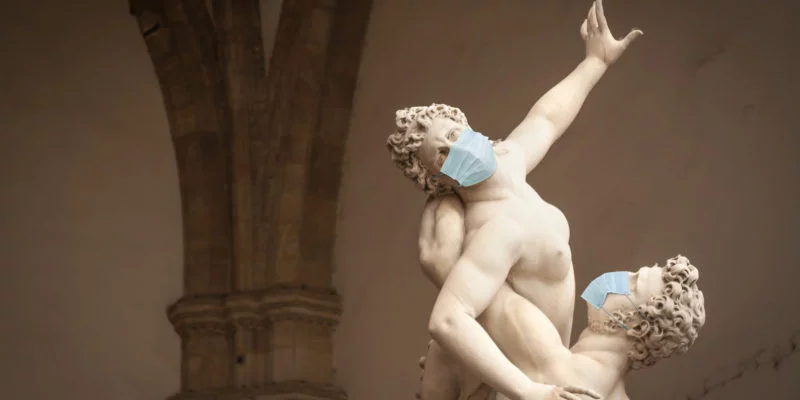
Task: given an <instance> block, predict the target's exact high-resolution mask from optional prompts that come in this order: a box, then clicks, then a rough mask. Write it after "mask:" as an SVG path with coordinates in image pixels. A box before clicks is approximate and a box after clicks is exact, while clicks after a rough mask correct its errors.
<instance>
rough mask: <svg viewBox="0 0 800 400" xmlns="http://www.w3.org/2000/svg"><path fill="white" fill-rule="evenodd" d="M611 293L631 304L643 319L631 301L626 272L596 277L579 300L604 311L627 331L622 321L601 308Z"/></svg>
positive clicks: (609, 273)
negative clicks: (621, 296)
mask: <svg viewBox="0 0 800 400" xmlns="http://www.w3.org/2000/svg"><path fill="white" fill-rule="evenodd" d="M611 293H614V294H621V295H623V296H625V297H626V298H627V299H628V301H630V302H631V304H632V305H633V308H635V309H636V311H637V312H638V313H639V315H641V316H642V318H643V319H644V314H642V311H641V310H639V307H637V306H636V304H634V302H633V300H632V299H631V288H630V284H629V283H628V271H617V272H607V273H605V274H603V275H600V276H598V277H597V278H595V279H594V280H593V281H591V282H589V285H588V286H586V289H585V290H584V291H583V294H581V298H582V299H584V300H586V302H587V303H589V304H591V305H592V307H594V308H595V309H600V310H603V311H605V312H606V314H608V315H609V316H610V317H611V319H613V320H614V321H616V322H617V323H618V324H619V325H620V326H622V327H623V328H625V330H626V331H627V330H628V329H630V328H628V326H627V325H625V324H623V323H622V321H620V320H618V319H617V318H616V317H614V316H613V315H612V314H611V313H610V312H608V310H606V309H605V308H603V304H604V303H605V302H606V297H607V296H608V295H609V294H611Z"/></svg>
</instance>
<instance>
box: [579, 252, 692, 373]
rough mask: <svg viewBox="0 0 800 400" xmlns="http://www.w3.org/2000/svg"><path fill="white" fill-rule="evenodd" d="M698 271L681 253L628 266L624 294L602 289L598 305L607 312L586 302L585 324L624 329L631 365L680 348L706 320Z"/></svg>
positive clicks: (597, 329) (648, 362)
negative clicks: (660, 263)
mask: <svg viewBox="0 0 800 400" xmlns="http://www.w3.org/2000/svg"><path fill="white" fill-rule="evenodd" d="M699 276H700V273H699V272H698V271H697V268H695V266H693V265H692V264H691V263H690V262H689V259H688V258H686V257H683V256H677V257H674V258H671V259H669V260H667V263H666V265H664V266H663V267H659V266H658V265H655V266H653V267H642V268H640V269H639V270H638V271H636V272H629V273H628V278H629V280H628V285H629V290H630V295H629V296H621V295H614V294H609V295H608V297H607V298H606V301H605V303H604V304H603V308H604V309H605V310H606V311H607V312H608V313H610V314H611V315H613V318H611V317H610V316H609V315H608V314H606V311H603V310H599V309H595V308H594V307H589V308H588V316H589V329H590V330H591V331H593V332H599V333H616V332H620V331H624V334H625V335H626V337H627V338H628V340H630V342H631V350H630V352H629V353H628V358H629V360H630V361H631V368H632V369H639V368H642V367H646V366H650V365H653V364H655V363H656V362H657V361H659V360H661V359H664V358H669V357H672V356H674V355H680V354H684V353H686V351H688V350H689V348H690V347H691V346H692V345H693V344H694V342H695V340H696V339H697V335H698V333H699V332H700V329H701V328H702V327H703V325H704V324H705V321H706V312H705V303H704V298H703V292H702V291H701V290H700V289H699V288H698V287H697V280H698V278H699ZM626 297H628V298H626ZM623 325H624V326H623ZM626 328H627V329H626Z"/></svg>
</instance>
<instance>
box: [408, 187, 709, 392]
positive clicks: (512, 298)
mask: <svg viewBox="0 0 800 400" xmlns="http://www.w3.org/2000/svg"><path fill="white" fill-rule="evenodd" d="M463 232H464V230H463V208H462V207H461V204H460V200H459V199H458V198H457V197H456V196H454V195H445V196H439V197H435V198H431V199H429V201H428V203H427V204H426V207H425V211H424V212H423V218H422V226H421V229H420V243H419V244H420V255H421V258H420V261H421V265H422V269H423V271H424V272H425V274H426V275H427V276H428V277H429V278H430V279H431V281H432V282H433V283H434V284H436V285H437V286H439V285H441V282H443V281H444V280H446V278H447V276H448V274H449V273H450V270H451V268H452V265H453V260H455V259H457V258H458V257H459V254H460V251H461V248H462V241H463V239H464V233H463ZM627 277H628V285H629V288H630V296H628V297H629V299H626V298H625V296H622V295H617V294H609V295H608V296H607V297H606V300H605V302H604V304H603V308H604V309H605V310H606V311H607V312H608V313H610V314H611V315H614V318H616V319H612V318H611V317H610V316H609V314H607V313H606V312H604V311H601V310H599V309H595V308H593V307H589V308H588V313H587V315H588V319H589V324H588V327H587V328H586V329H585V330H584V331H583V332H582V333H581V335H580V338H579V340H578V342H577V343H576V344H575V345H574V346H572V348H571V349H570V348H568V347H567V346H565V345H564V344H563V342H562V339H561V337H560V335H559V333H558V331H557V329H556V328H555V326H554V325H553V324H552V322H550V321H549V318H547V317H546V316H545V315H544V313H542V311H541V310H539V309H538V308H537V307H536V306H535V305H533V304H532V303H531V302H529V301H528V300H527V299H525V298H524V297H522V296H520V295H519V294H517V293H516V292H514V290H512V289H511V288H510V287H509V286H508V285H505V284H504V285H503V286H502V287H501V288H500V290H498V292H497V295H496V296H495V298H494V299H493V300H492V302H491V304H490V305H489V307H487V309H486V311H484V313H483V314H481V316H480V317H479V318H478V320H479V322H480V323H481V325H482V326H483V327H484V328H485V329H486V331H487V333H488V334H489V336H491V338H492V339H493V340H494V341H495V343H497V345H498V347H499V348H500V349H501V351H502V352H503V353H504V354H506V355H507V356H508V357H509V359H510V361H511V362H512V363H513V364H514V365H516V366H517V367H519V368H520V370H521V371H522V372H523V373H524V374H525V375H527V376H528V377H529V378H530V379H531V380H533V381H535V382H539V383H543V384H549V385H554V386H553V387H554V388H556V389H555V390H553V391H551V392H550V393H549V394H548V395H547V397H546V398H548V399H570V398H575V393H584V394H587V393H592V395H593V397H602V398H603V399H607V400H627V399H628V397H627V394H626V392H625V378H626V376H627V375H628V373H629V372H630V371H631V370H634V369H640V368H643V367H647V366H651V365H653V364H655V363H656V362H657V361H659V360H661V359H665V358H669V357H671V356H674V355H679V354H683V353H685V352H686V351H688V349H689V348H690V347H691V346H692V344H693V343H694V342H695V340H696V339H697V336H698V334H699V331H700V329H701V328H702V327H703V325H704V324H705V305H704V297H703V293H702V292H701V291H700V289H699V288H698V286H697V281H698V279H699V272H698V271H697V269H696V268H695V267H694V266H693V265H691V263H690V261H689V259H687V258H686V257H682V256H678V257H675V258H672V259H670V260H667V262H666V264H665V266H664V267H658V266H654V267H643V268H640V269H639V270H638V271H636V272H631V273H628V274H627ZM426 358H427V359H426V360H425V361H423V363H424V372H425V376H424V379H423V382H422V383H423V385H422V386H423V387H422V398H423V399H428V400H455V399H462V400H464V399H469V400H506V399H507V397H505V396H503V395H502V394H497V393H495V392H494V391H493V390H492V389H491V388H489V387H486V386H485V385H482V383H481V382H480V380H479V379H477V378H476V377H474V376H470V374H469V373H468V372H467V371H463V370H461V369H460V365H459V364H457V363H456V362H455V360H453V359H452V358H451V357H449V355H448V354H446V352H444V351H442V349H441V348H439V347H438V346H437V344H436V343H431V346H430V348H429V353H428V356H427V357H426ZM575 383H580V386H581V389H577V388H574V389H573V390H572V391H567V390H563V389H558V388H560V387H561V386H564V387H569V386H567V385H574V384H575ZM495 395H496V397H494V396H495Z"/></svg>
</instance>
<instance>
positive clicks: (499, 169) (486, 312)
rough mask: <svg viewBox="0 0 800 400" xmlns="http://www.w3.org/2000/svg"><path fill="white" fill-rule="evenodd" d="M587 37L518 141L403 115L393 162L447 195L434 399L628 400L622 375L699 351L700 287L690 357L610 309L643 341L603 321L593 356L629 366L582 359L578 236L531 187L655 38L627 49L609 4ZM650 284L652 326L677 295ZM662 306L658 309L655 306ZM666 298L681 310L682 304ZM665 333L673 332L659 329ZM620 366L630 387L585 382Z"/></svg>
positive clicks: (692, 292) (427, 392) (421, 111)
mask: <svg viewBox="0 0 800 400" xmlns="http://www.w3.org/2000/svg"><path fill="white" fill-rule="evenodd" d="M581 35H582V37H583V39H584V41H585V42H586V58H585V59H584V60H583V61H582V62H581V63H580V64H579V65H578V67H577V68H576V69H575V70H574V71H573V72H572V73H571V74H569V75H568V76H567V77H566V78H565V79H564V80H562V81H561V82H560V83H559V84H557V85H556V86H555V87H553V88H552V89H551V90H550V91H549V92H547V93H546V94H545V95H544V96H543V97H542V98H541V99H540V100H539V101H538V102H536V104H534V106H533V108H532V109H531V110H530V112H529V113H528V115H527V116H526V117H525V118H524V119H523V121H522V122H521V123H520V124H519V125H518V126H517V127H516V128H515V129H514V130H513V131H512V132H511V133H510V134H509V135H508V137H507V138H506V140H504V141H497V142H491V143H490V142H488V141H487V140H486V138H485V137H483V136H482V135H480V134H478V133H475V132H474V131H472V129H471V128H470V126H469V124H468V122H467V119H466V117H465V116H464V114H463V113H462V112H461V111H460V110H459V109H457V108H454V107H450V106H446V105H441V104H433V105H431V106H427V107H411V108H407V109H404V110H400V111H398V112H397V115H396V124H397V131H396V132H395V133H394V134H392V135H390V137H389V139H388V145H389V149H390V151H391V154H392V158H393V160H394V161H395V163H396V164H397V165H398V167H399V168H400V169H401V170H402V171H403V173H404V174H405V175H406V176H407V177H409V178H410V179H412V180H413V181H415V182H416V183H417V184H418V186H419V187H420V188H422V189H423V190H424V191H425V192H426V193H428V194H429V195H432V196H434V198H433V200H432V201H431V202H429V204H428V206H427V207H426V215H425V217H424V218H423V233H422V235H421V237H420V245H421V250H422V254H421V259H422V261H423V266H424V267H425V268H424V271H425V272H426V274H427V275H428V276H429V277H430V278H431V280H432V281H433V282H434V283H435V284H436V285H437V287H439V289H440V291H439V296H438V298H437V301H436V304H435V306H434V309H433V312H432V314H431V319H430V324H429V330H430V333H431V335H432V337H433V338H434V341H433V343H432V345H431V347H430V349H429V354H428V356H427V359H426V360H427V361H426V366H425V379H423V388H422V397H423V400H454V399H469V398H482V399H483V398H490V397H481V396H488V395H482V394H481V393H483V392H485V391H486V390H485V388H486V385H488V387H490V388H493V390H496V391H497V392H498V394H497V398H498V399H506V398H507V399H512V400H529V399H537V400H538V399H550V398H553V399H555V398H565V399H577V396H576V394H584V395H589V396H591V397H598V396H604V397H607V398H614V399H616V398H624V397H625V396H624V388H623V386H622V380H621V376H622V375H623V372H619V371H624V372H627V369H628V368H631V367H633V368H635V367H637V366H639V365H640V364H642V363H644V364H647V363H651V362H653V361H654V360H656V359H658V358H659V357H662V356H663V355H664V354H666V353H664V352H667V353H669V354H672V353H674V352H676V351H683V350H685V348H686V347H688V345H689V344H691V342H693V340H694V337H695V336H696V328H699V326H700V325H702V321H703V319H704V313H703V312H702V310H703V309H702V294H701V293H700V292H699V291H697V290H696V287H695V286H694V282H693V281H686V282H687V283H686V287H687V288H689V289H687V290H688V291H687V293H688V294H687V295H686V296H689V297H691V299H693V301H695V302H693V303H691V304H690V305H685V304H683V303H681V306H683V307H689V308H690V309H691V310H692V312H691V313H690V312H687V313H684V314H687V315H689V316H690V317H691V318H690V319H689V320H686V321H685V322H682V323H683V324H689V325H691V327H692V329H693V330H690V331H687V332H689V334H688V335H687V336H686V338H685V340H684V342H685V343H684V342H681V345H680V346H671V347H670V346H667V345H665V346H666V348H665V349H668V350H665V349H662V348H661V347H659V348H658V349H656V350H653V348H652V346H649V345H642V344H641V343H645V342H646V343H650V342H648V341H647V340H645V339H642V338H649V337H650V336H648V335H650V334H651V333H652V332H653V331H652V329H651V328H650V327H651V325H650V324H651V323H652V322H653V321H655V320H653V321H644V320H641V318H640V319H639V320H637V319H636V318H638V317H636V316H633V315H630V314H631V312H630V310H628V309H626V308H625V307H628V308H630V309H631V310H632V309H633V307H632V306H630V305H627V306H626V305H625V304H620V305H619V307H616V304H606V309H609V307H613V308H611V310H614V311H615V312H617V313H620V316H622V317H624V318H623V321H628V322H627V323H628V324H629V325H630V326H631V327H632V329H630V330H629V331H627V334H626V332H618V331H617V330H616V329H615V328H614V327H613V326H612V325H609V324H607V323H606V322H607V321H608V320H611V319H610V318H609V317H607V316H604V314H603V315H591V316H590V317H591V318H592V321H594V322H593V324H592V326H594V327H595V329H593V330H589V331H587V332H584V335H583V338H584V339H582V340H581V341H580V342H579V344H581V343H583V344H582V346H583V347H582V348H590V345H592V344H593V343H594V344H597V343H600V342H602V343H604V344H606V345H608V346H612V345H616V346H617V347H614V348H613V349H612V348H611V347H608V348H605V349H606V350H608V351H609V352H610V353H609V354H611V353H613V354H616V355H617V356H619V354H622V355H623V356H625V357H623V358H624V360H621V359H619V360H618V358H619V357H617V358H614V357H612V356H609V357H605V358H603V360H600V361H590V359H589V358H587V357H584V358H580V357H578V355H580V354H582V353H580V351H583V350H581V348H575V347H573V348H572V351H573V352H572V353H570V351H569V350H568V344H569V337H570V334H571V330H572V315H573V311H574V297H575V282H574V274H573V267H572V261H571V250H570V247H569V226H568V224H567V221H566V219H565V217H564V215H563V214H562V213H561V212H560V211H559V210H558V209H557V208H556V207H554V206H552V205H550V204H548V203H547V202H545V201H544V200H543V199H542V198H541V197H540V196H539V195H538V194H537V193H536V191H535V190H534V189H533V188H532V187H530V186H529V185H528V184H527V182H526V176H527V175H528V173H530V172H531V171H532V170H533V169H534V168H535V167H536V165H537V164H538V163H539V162H540V161H541V159H542V158H543V157H544V155H545V154H546V153H547V151H548V149H549V148H550V146H551V145H552V144H553V143H554V142H555V141H556V140H557V139H558V138H559V136H560V135H561V134H562V133H563V132H564V131H565V130H566V129H567V127H568V126H569V125H570V124H571V122H572V121H573V119H574V118H575V116H576V115H577V113H578V111H579V109H580V107H581V105H582V104H583V101H584V100H585V98H586V96H587V95H588V93H589V91H590V90H591V89H592V87H593V86H594V85H595V84H596V83H597V81H598V80H599V79H600V77H601V76H602V75H603V73H604V72H605V70H606V69H607V67H608V66H609V65H611V64H612V63H613V62H614V61H616V60H617V59H618V58H619V57H620V56H621V54H622V53H623V52H624V51H625V49H626V48H627V47H628V45H629V44H630V43H631V42H632V41H633V40H634V39H635V38H636V37H638V36H640V35H641V32H640V31H638V30H633V31H631V32H630V33H629V34H628V35H627V36H626V37H625V38H624V39H622V40H616V39H614V37H613V36H612V34H611V32H610V30H609V28H608V25H607V22H606V19H605V15H604V12H603V6H602V2H601V1H597V2H595V4H593V5H592V7H591V8H590V10H589V14H588V16H587V18H586V20H585V21H583V24H582V25H581ZM459 139H462V140H459ZM487 148H488V153H489V154H488V155H487V150H486V149H487ZM451 150H452V152H451ZM454 154H456V155H454ZM456 158H458V161H453V160H455V159H456ZM448 160H449V161H451V162H449V163H448V162H447V161H448ZM448 164H450V165H448ZM452 193H454V194H452ZM670 263H672V264H675V265H681V266H683V265H685V268H684V270H681V271H683V272H682V273H688V274H689V275H690V277H689V278H686V279H690V278H692V277H693V278H694V279H695V280H696V276H697V272H696V270H695V269H694V268H693V267H690V266H689V265H688V260H684V259H674V260H672V261H670ZM645 271H648V272H646V273H640V274H639V275H645V276H649V277H650V278H648V280H647V282H649V283H648V284H647V285H646V287H645V288H644V289H637V290H639V292H638V294H637V296H639V297H636V300H637V301H639V303H638V304H640V306H641V309H642V310H644V311H645V315H647V312H652V310H650V309H651V308H652V307H656V305H655V303H653V304H650V301H655V300H654V299H656V298H659V297H657V296H656V295H658V294H660V293H661V290H662V289H663V288H665V287H666V288H671V287H673V285H671V284H666V283H665V282H664V281H663V280H661V281H659V279H661V278H660V277H661V276H662V275H663V276H665V277H670V276H671V275H669V274H662V272H661V271H662V270H661V269H652V270H645ZM639 275H631V276H639ZM670 279H671V278H670ZM659 282H661V283H660V284H659ZM670 282H671V281H670ZM679 286H680V285H679ZM680 287H681V288H683V286H680ZM651 296H656V297H653V299H651V300H648V299H650V297H651ZM612 297H613V296H610V297H609V298H612ZM634 297H635V296H634ZM684 297H685V296H684ZM684 297H681V299H683V298H684ZM664 299H665V300H664V301H668V302H670V304H672V303H673V302H674V301H673V300H671V299H672V298H671V297H669V296H666V297H664ZM651 306H652V307H651ZM681 310H683V309H681ZM653 315H654V314H653ZM670 315H672V314H670ZM682 315H683V314H682ZM631 318H633V319H631ZM662 320H666V319H664V318H662V319H659V320H658V321H662ZM670 321H671V322H670V323H672V322H674V321H672V320H670ZM659 324H661V322H659ZM659 326H661V325H658V326H657V327H656V328H655V329H660V328H658V327H659ZM602 327H605V328H602ZM637 332H639V333H638V334H639V335H640V336H642V338H639V339H637V340H638V341H635V340H633V339H631V338H634V337H635V336H632V335H636V334H637ZM554 338H556V342H555V344H554V343H551V342H552V339H554ZM615 340H616V341H615ZM648 340H649V339H648ZM681 340H683V339H681ZM545 343H546V346H543V344H545ZM660 345H661V344H659V346H660ZM576 346H577V345H576ZM626 346H627V347H626ZM641 346H644V347H641ZM648 346H649V347H648ZM629 347H630V348H631V349H634V350H635V351H634V350H631V355H632V356H631V360H633V361H628V358H626V357H627V354H628V351H627V349H628V348H629ZM612 350H614V351H612ZM594 353H597V354H599V353H600V352H599V351H595V352H594ZM669 354H667V355H669ZM637 357H639V359H637ZM612 359H614V360H617V361H618V362H619V363H620V365H621V367H620V368H622V369H617V370H615V371H618V375H619V379H616V378H613V377H612V376H611V375H608V376H607V377H605V378H601V376H606V375H604V374H600V373H597V374H596V373H595V371H591V370H589V369H587V370H583V369H581V368H583V367H587V368H588V366H585V365H583V364H591V363H592V362H594V363H596V364H598V365H599V366H602V368H601V369H603V371H606V372H608V373H611V372H610V371H612V370H614V369H613V368H611V367H612V366H611V364H604V363H606V362H611V360H612ZM576 360H583V361H576ZM579 364H580V365H579ZM570 371H571V372H570ZM585 374H589V375H593V374H596V376H593V377H589V376H584V375H585ZM471 377H479V379H478V378H474V379H473V378H471ZM615 379H616V380H615ZM484 384H485V385H484ZM481 387H483V389H481V390H478V389H479V388H481ZM476 390H477V392H476ZM475 396H477V397H475ZM491 396H494V395H493V394H492V395H491Z"/></svg>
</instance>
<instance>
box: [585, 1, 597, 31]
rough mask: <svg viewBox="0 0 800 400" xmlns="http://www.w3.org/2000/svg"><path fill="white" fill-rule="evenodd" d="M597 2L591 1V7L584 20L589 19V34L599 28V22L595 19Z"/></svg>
mask: <svg viewBox="0 0 800 400" xmlns="http://www.w3.org/2000/svg"><path fill="white" fill-rule="evenodd" d="M596 5H597V3H596V2H595V3H593V4H592V7H591V8H589V15H588V16H587V17H586V20H587V21H589V34H593V33H597V32H598V31H599V30H600V23H599V22H598V21H597V9H596V7H595V6H596Z"/></svg>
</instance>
